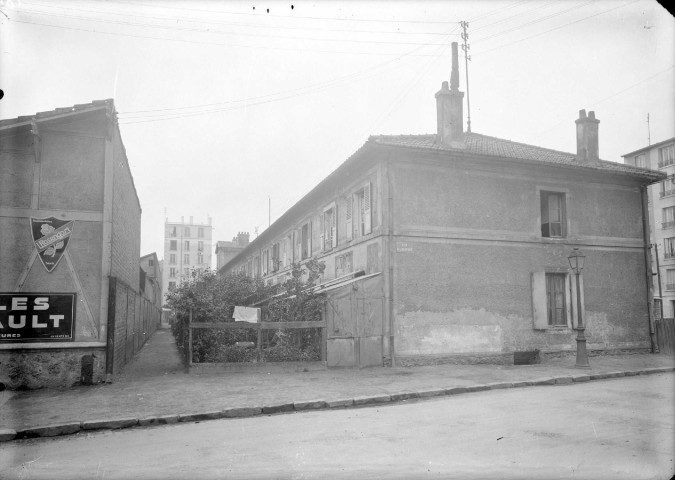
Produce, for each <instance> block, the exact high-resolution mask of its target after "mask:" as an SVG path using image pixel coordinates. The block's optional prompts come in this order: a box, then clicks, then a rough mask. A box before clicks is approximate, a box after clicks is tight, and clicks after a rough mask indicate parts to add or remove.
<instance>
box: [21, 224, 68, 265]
mask: <svg viewBox="0 0 675 480" xmlns="http://www.w3.org/2000/svg"><path fill="white" fill-rule="evenodd" d="M73 223H74V222H73V220H70V221H69V220H59V219H58V218H55V217H49V218H32V217H31V219H30V227H31V233H32V234H33V243H34V244H35V248H37V251H38V256H39V257H40V260H41V261H42V265H44V266H45V268H46V269H47V272H51V271H52V270H54V269H55V268H56V266H57V265H58V264H59V261H60V260H61V258H62V257H63V254H64V253H65V251H66V248H68V242H69V241H70V236H71V235H72V234H73Z"/></svg>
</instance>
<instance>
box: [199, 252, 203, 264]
mask: <svg viewBox="0 0 675 480" xmlns="http://www.w3.org/2000/svg"><path fill="white" fill-rule="evenodd" d="M203 264H204V255H202V254H201V253H198V254H197V265H203Z"/></svg>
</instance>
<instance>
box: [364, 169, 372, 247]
mask: <svg viewBox="0 0 675 480" xmlns="http://www.w3.org/2000/svg"><path fill="white" fill-rule="evenodd" d="M370 212H371V208H370V182H368V183H366V184H365V185H364V186H363V234H364V235H368V234H369V233H370V231H371V218H370Z"/></svg>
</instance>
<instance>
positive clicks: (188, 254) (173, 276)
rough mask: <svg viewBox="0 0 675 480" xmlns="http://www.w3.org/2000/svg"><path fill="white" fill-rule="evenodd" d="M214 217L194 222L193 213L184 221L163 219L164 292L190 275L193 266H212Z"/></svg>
mask: <svg viewBox="0 0 675 480" xmlns="http://www.w3.org/2000/svg"><path fill="white" fill-rule="evenodd" d="M212 230H213V227H212V226H211V218H210V217H209V218H208V223H195V222H194V220H193V217H190V221H189V222H187V223H186V222H185V217H181V220H180V222H170V221H169V219H168V218H167V219H166V221H165V223H164V268H163V271H162V280H163V281H162V286H163V288H164V289H165V291H164V294H166V293H167V292H169V291H171V290H172V289H174V288H176V287H177V286H178V285H180V283H181V282H182V281H183V280H185V279H187V278H189V277H190V276H191V275H192V272H193V271H194V270H203V269H206V268H211V252H212V248H211V246H212V240H211V238H212Z"/></svg>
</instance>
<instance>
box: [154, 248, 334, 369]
mask: <svg viewBox="0 0 675 480" xmlns="http://www.w3.org/2000/svg"><path fill="white" fill-rule="evenodd" d="M323 270H324V265H323V263H321V262H318V261H317V260H310V261H309V262H307V263H305V265H303V266H301V265H299V264H293V266H292V269H291V278H290V279H289V280H288V281H287V282H286V283H285V284H283V285H280V286H274V287H269V286H265V285H264V284H263V282H262V281H261V280H260V279H251V278H250V277H248V276H246V275H244V274H227V275H217V274H215V272H213V271H210V270H207V271H203V272H195V273H194V274H193V276H192V277H191V278H190V279H189V280H188V281H187V282H183V283H182V284H181V285H180V286H179V287H178V288H176V289H175V290H174V291H172V292H170V293H169V294H168V295H167V306H168V307H169V308H171V309H172V310H173V313H174V315H175V317H174V318H175V321H174V322H173V324H172V326H171V328H172V331H173V334H174V336H175V338H176V344H177V345H178V349H179V350H180V351H181V353H182V354H183V356H184V357H185V356H186V355H187V341H188V335H189V329H188V323H189V315H190V310H191V309H192V321H193V322H219V321H224V322H228V321H233V320H232V312H233V308H234V305H250V302H251V299H252V298H257V299H268V303H267V305H266V306H265V307H263V320H264V321H266V322H288V321H319V320H321V311H322V309H323V303H324V301H325V297H324V295H323V294H317V293H315V292H313V291H312V287H313V286H314V285H315V283H316V281H317V280H318V278H319V277H320V275H321V273H323ZM273 294H276V295H274V296H273ZM268 333H269V331H265V333H264V335H265V337H264V340H265V341H264V344H263V350H262V352H261V357H262V358H260V361H269V362H282V361H310V360H320V358H321V330H320V329H319V328H303V329H279V330H276V331H275V333H274V334H273V335H272V338H271V339H270V338H269V336H270V335H269V334H268ZM247 341H250V342H256V341H257V333H256V331H255V330H253V329H246V328H242V329H234V330H217V329H195V330H194V331H193V338H192V360H193V362H195V363H202V362H253V361H256V360H257V350H256V349H254V348H245V347H241V346H236V342H247Z"/></svg>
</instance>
